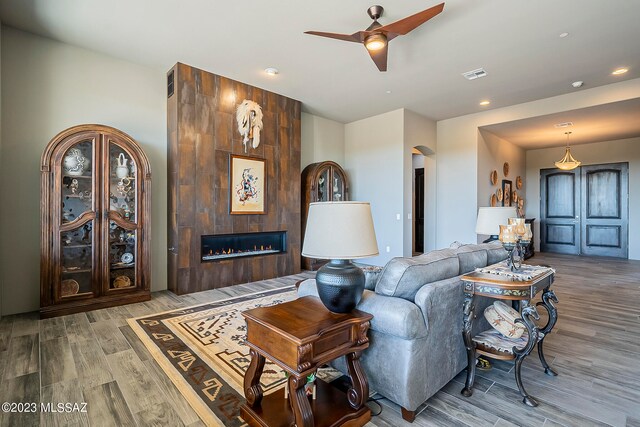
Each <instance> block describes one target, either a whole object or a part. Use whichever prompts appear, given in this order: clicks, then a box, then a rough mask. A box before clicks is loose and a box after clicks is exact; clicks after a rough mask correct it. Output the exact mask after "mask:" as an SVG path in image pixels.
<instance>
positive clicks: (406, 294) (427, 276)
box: [375, 249, 486, 301]
mask: <svg viewBox="0 0 640 427" xmlns="http://www.w3.org/2000/svg"><path fill="white" fill-rule="evenodd" d="M485 262H486V259H485ZM459 269H460V263H459V261H458V257H457V256H456V253H455V251H454V250H452V249H441V250H437V251H431V252H429V253H427V254H424V255H420V256H417V257H413V258H401V257H398V258H393V259H392V260H391V261H389V262H388V263H387V265H385V267H384V269H383V270H382V273H381V274H380V277H379V279H378V283H376V289H375V291H376V293H377V294H380V295H387V296H391V297H399V298H404V299H406V300H409V301H413V299H414V297H415V295H416V293H417V292H418V290H419V289H420V288H421V287H422V286H423V285H424V284H425V283H432V282H436V281H438V280H442V279H448V278H450V277H454V276H457V275H458V271H459Z"/></svg>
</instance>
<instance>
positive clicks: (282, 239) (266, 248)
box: [201, 231, 287, 262]
mask: <svg viewBox="0 0 640 427" xmlns="http://www.w3.org/2000/svg"><path fill="white" fill-rule="evenodd" d="M283 252H287V232H286V231H266V232H256V233H235V234H217V235H210V236H201V260H202V262H211V261H220V260H223V259H229V258H242V257H250V256H258V255H271V254H279V253H283Z"/></svg>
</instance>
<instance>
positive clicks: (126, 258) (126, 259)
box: [120, 252, 133, 264]
mask: <svg viewBox="0 0 640 427" xmlns="http://www.w3.org/2000/svg"><path fill="white" fill-rule="evenodd" d="M120 261H122V262H123V263H125V264H129V263H131V262H132V261H133V254H132V253H131V252H125V253H124V254H122V258H120Z"/></svg>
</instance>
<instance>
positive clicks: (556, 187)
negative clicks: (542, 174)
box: [546, 172, 578, 219]
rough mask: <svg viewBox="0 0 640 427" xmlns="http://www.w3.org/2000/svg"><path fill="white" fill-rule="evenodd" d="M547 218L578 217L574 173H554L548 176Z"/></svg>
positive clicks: (576, 187)
mask: <svg viewBox="0 0 640 427" xmlns="http://www.w3.org/2000/svg"><path fill="white" fill-rule="evenodd" d="M546 179H547V210H546V213H547V215H546V216H547V218H570V219H573V218H574V217H575V216H576V211H575V209H576V205H575V203H574V199H575V197H576V194H575V193H576V190H577V189H578V186H577V185H576V182H575V181H576V176H575V174H574V173H566V172H561V173H553V174H550V175H548V176H547V178H546Z"/></svg>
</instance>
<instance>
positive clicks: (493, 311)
mask: <svg viewBox="0 0 640 427" xmlns="http://www.w3.org/2000/svg"><path fill="white" fill-rule="evenodd" d="M484 317H485V319H487V321H488V322H489V324H490V325H491V326H492V327H493V328H494V329H495V330H497V331H498V332H500V333H501V334H502V335H504V336H505V337H507V338H513V339H517V338H520V337H521V336H522V334H523V333H524V331H526V330H527V328H525V326H524V325H523V324H522V323H516V319H517V318H519V317H520V313H518V312H517V311H515V310H514V309H513V308H511V307H509V306H508V305H507V304H505V303H503V302H502V301H496V302H494V303H493V304H492V305H490V306H489V307H487V308H486V309H485V310H484Z"/></svg>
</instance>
